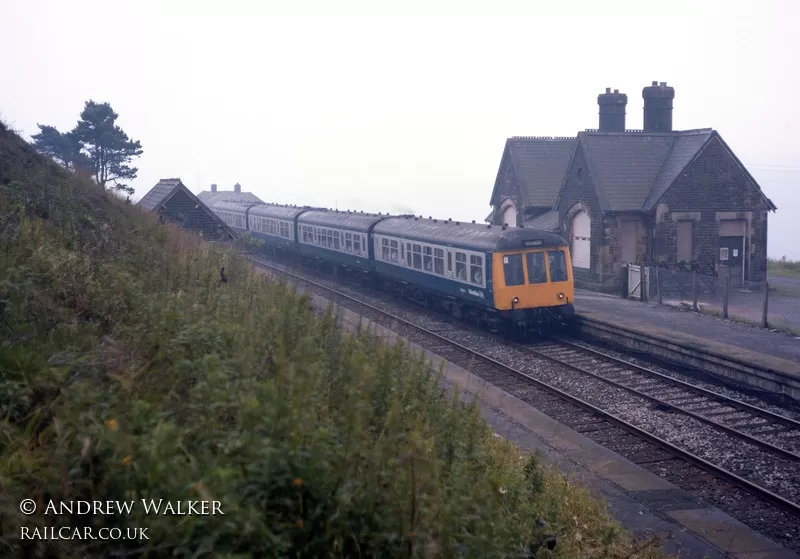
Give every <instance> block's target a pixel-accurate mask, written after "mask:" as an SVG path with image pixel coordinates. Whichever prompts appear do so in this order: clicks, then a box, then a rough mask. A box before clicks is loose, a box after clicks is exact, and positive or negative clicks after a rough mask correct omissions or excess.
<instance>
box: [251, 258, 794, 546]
mask: <svg viewBox="0 0 800 559" xmlns="http://www.w3.org/2000/svg"><path fill="white" fill-rule="evenodd" d="M256 263H257V264H258V265H260V266H262V267H266V268H271V269H272V270H274V271H277V272H278V273H280V274H282V275H287V276H290V277H291V278H292V279H293V281H297V282H301V283H305V284H307V285H308V286H309V288H310V289H311V290H312V291H317V292H319V291H322V292H323V293H322V294H324V295H325V296H326V297H328V298H329V299H332V300H334V301H335V302H337V303H339V304H341V305H342V306H345V307H348V308H350V309H351V310H354V311H356V312H358V313H359V314H361V315H363V316H365V317H367V318H369V319H371V320H373V321H374V322H375V323H378V324H381V325H383V326H385V327H388V328H389V329H391V330H393V331H396V332H397V333H398V334H400V335H401V336H404V337H406V338H407V339H409V340H411V341H414V342H415V343H418V344H419V345H420V346H423V347H425V348H426V349H428V350H430V351H432V352H433V353H435V354H437V355H440V356H441V357H443V358H445V359H447V360H449V361H451V362H453V363H455V364H457V365H460V366H462V367H464V368H465V369H467V370H469V371H470V372H472V373H473V374H476V375H477V376H479V377H481V378H483V379H484V380H486V381H488V382H490V383H492V384H493V385H495V386H497V387H499V388H501V389H503V390H505V391H506V392H508V393H510V394H513V395H514V396H517V397H518V398H520V399H521V400H523V401H525V402H526V403H529V404H530V405H532V406H533V407H535V408H537V409H539V410H540V411H542V412H544V413H545V414H547V415H549V416H550V417H553V418H554V419H556V420H557V421H560V422H561V423H564V424H565V425H567V426H569V427H571V428H573V429H574V430H576V431H579V432H581V433H583V434H584V436H587V437H589V438H591V439H593V440H595V441H596V442H598V443H600V444H602V445H603V446H606V447H608V448H610V449H612V450H614V451H615V452H617V453H619V454H620V455H622V456H624V457H625V458H627V459H629V460H631V461H632V462H634V463H637V464H639V465H640V466H642V467H643V468H645V469H648V470H650V471H652V472H654V473H656V474H657V475H659V476H660V477H662V478H665V479H667V480H668V481H670V482H672V483H674V484H675V485H677V486H679V487H681V488H683V489H684V490H687V491H689V492H690V493H692V494H695V495H698V496H699V497H702V498H703V499H705V500H706V501H707V502H708V503H710V504H712V505H714V506H717V507H719V508H721V509H722V510H725V511H726V512H728V513H729V514H731V515H732V516H734V517H735V518H737V519H739V520H740V521H742V522H744V523H746V524H748V525H750V526H751V527H752V528H753V529H755V530H757V531H759V532H761V533H763V534H765V535H767V536H768V537H771V538H772V539H774V540H775V541H777V542H779V543H781V545H784V546H785V547H787V548H790V549H794V550H800V530H798V525H800V504H798V500H800V499H798V496H800V487H798V486H797V485H800V484H797V483H792V480H793V479H794V478H796V475H795V472H796V471H797V470H798V462H799V461H800V456H799V455H798V454H796V450H797V446H796V445H797V442H798V440H800V439H798V438H797V437H795V436H792V435H793V433H795V432H800V430H798V426H800V423H798V422H797V421H795V420H793V419H791V418H789V417H784V416H782V415H779V414H776V413H774V412H771V411H768V410H765V409H762V408H759V407H756V406H753V405H751V404H746V403H744V402H740V401H738V400H734V399H731V398H728V397H726V396H723V395H721V394H717V393H715V392H712V391H710V390H707V389H703V388H700V387H697V386H694V385H690V384H688V383H685V382H682V381H679V380H677V379H673V378H672V377H667V376H665V375H661V374H660V373H657V372H655V371H651V370H648V369H644V368H641V367H638V366H636V365H633V364H631V363H628V362H626V361H622V360H619V359H616V358H614V357H611V356H610V355H607V354H605V353H600V352H597V351H595V350H591V349H589V348H585V347H582V346H579V345H575V344H571V343H569V342H566V341H562V340H558V341H554V342H548V343H542V344H538V345H534V346H518V345H517V344H511V345H510V346H509V345H506V344H500V343H498V340H497V339H496V338H493V345H494V347H490V346H487V340H486V339H482V338H483V337H485V336H489V335H488V334H484V333H476V332H474V331H469V330H465V329H463V328H462V329H459V328H457V327H454V326H453V325H450V324H448V323H447V321H444V320H442V319H441V317H438V320H437V317H420V318H417V319H415V320H414V322H412V321H411V320H408V319H407V318H402V317H400V316H397V314H394V313H392V312H389V311H386V310H383V309H380V308H378V307H377V306H374V305H371V304H369V303H367V302H365V297H356V296H352V295H348V294H346V293H343V292H342V291H341V289H343V288H344V289H347V287H346V286H337V288H333V287H330V286H326V285H323V284H322V283H319V281H325V280H319V281H315V280H311V279H309V278H308V277H305V276H303V275H298V274H296V273H294V272H292V271H290V270H288V269H286V267H284V266H282V265H280V264H276V263H272V262H267V261H261V260H258V261H256ZM331 295H332V296H333V297H331ZM414 310H415V311H416V310H417V309H414ZM418 312H419V313H424V312H425V311H424V310H422V309H419V311H418ZM420 322H421V323H423V324H425V325H422V324H420ZM454 338H458V339H454ZM515 346H516V347H515ZM503 350H506V351H508V350H512V351H513V352H516V355H523V354H527V356H528V360H531V358H534V357H535V358H536V359H537V360H539V361H544V362H548V361H549V362H550V364H551V367H550V369H551V370H550V371H547V373H546V374H535V373H532V372H531V371H530V370H529V369H530V368H531V367H530V366H528V365H526V366H520V365H519V364H518V362H519V357H517V358H516V359H515V358H514V357H513V356H512V357H507V356H506V357H499V356H497V355H492V354H497V353H503ZM589 367H591V368H593V369H594V370H593V371H589V370H588V369H589ZM534 368H536V369H537V370H540V371H541V370H543V369H542V367H541V364H540V365H538V367H534ZM553 368H557V369H560V372H559V371H556V372H554V371H553V370H552V369H553ZM526 369H528V370H526ZM637 369H638V370H637ZM567 371H569V373H567ZM570 374H571V375H576V376H582V377H583V380H578V379H577V377H572V378H566V377H569V376H570ZM548 377H549V378H548ZM662 377H663V378H662ZM565 378H566V380H565ZM587 379H590V380H591V382H594V383H596V384H597V385H601V384H602V385H605V386H606V387H607V388H608V389H609V390H613V391H615V393H616V394H617V395H616V396H614V398H615V399H618V398H620V396H619V394H626V395H628V397H629V398H634V399H636V400H638V404H637V403H636V400H634V401H633V403H631V402H628V404H627V405H622V404H619V402H618V401H615V402H607V403H609V404H611V403H614V404H615V405H603V404H602V403H600V402H598V401H597V400H598V396H599V399H600V400H603V399H604V395H603V394H598V393H597V392H598V391H597V390H596V389H595V390H593V389H592V386H591V383H590V382H589V380H587ZM578 385H581V386H580V390H576V389H575V388H576V387H577V386H578ZM587 391H588V393H587ZM582 393H583V394H582ZM631 405H632V406H634V407H635V406H637V405H638V406H639V407H641V406H642V405H644V406H648V405H649V407H651V408H653V409H651V410H649V411H650V412H652V413H653V414H658V413H662V414H665V413H666V414H669V415H670V416H672V417H676V416H681V415H682V416H683V417H682V418H681V419H683V420H684V423H685V422H686V421H689V420H691V421H694V422H695V423H697V424H699V425H702V427H703V428H705V429H706V436H707V432H708V430H715V431H716V432H718V433H720V437H727V438H730V437H733V438H736V439H737V443H739V445H738V449H736V450H735V451H734V452H741V453H754V454H759V456H757V457H756V458H751V457H748V458H747V459H744V460H742V461H740V462H741V464H742V467H740V468H726V467H725V464H724V463H725V462H726V461H727V462H731V457H730V456H729V454H730V452H731V450H730V445H729V447H728V449H727V450H726V449H725V447H724V445H723V447H722V448H723V450H722V451H721V454H722V455H726V454H728V456H721V458H722V459H721V460H715V459H713V458H711V457H710V456H709V455H713V454H714V453H713V452H710V451H706V452H697V451H694V450H693V449H690V448H686V446H687V445H679V444H676V442H675V441H670V440H667V437H664V436H660V435H659V434H658V433H657V432H654V431H657V429H653V428H652V425H641V424H639V425H637V423H648V422H647V421H645V422H639V421H636V419H637V414H636V413H631V409H630V408H631ZM614 408H618V409H614ZM678 423H680V422H678ZM647 427H650V428H647ZM681 427H682V428H684V429H689V430H691V429H693V428H697V427H696V426H693V425H690V424H686V425H682V426H681V425H679V429H678V430H680V428H681ZM781 434H783V435H781ZM787 434H788V436H787ZM765 435H766V436H769V437H770V439H771V440H769V441H768V440H765V439H763V438H761V437H764V436H765ZM700 436H701V437H702V436H703V435H700ZM679 438H680V437H679ZM689 438H693V437H691V436H690V437H689ZM694 438H696V437H694ZM786 441H788V443H787V442H786ZM707 442H709V443H714V444H717V443H719V441H718V440H714V441H707ZM701 446H702V445H701ZM704 454H705V456H704ZM764 455H766V457H765V456H764ZM719 462H722V463H719ZM732 463H734V464H738V463H739V462H737V460H735V459H734V460H733V461H732ZM733 470H739V471H733ZM787 479H788V482H787ZM776 480H777V481H776ZM797 481H799V482H800V480H797ZM775 487H778V488H779V489H780V490H776V489H775Z"/></svg>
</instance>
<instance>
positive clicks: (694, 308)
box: [692, 270, 699, 312]
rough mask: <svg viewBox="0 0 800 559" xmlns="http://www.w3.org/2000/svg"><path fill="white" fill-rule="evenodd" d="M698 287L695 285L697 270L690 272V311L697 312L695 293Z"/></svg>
mask: <svg viewBox="0 0 800 559" xmlns="http://www.w3.org/2000/svg"><path fill="white" fill-rule="evenodd" d="M698 291H699V286H698V285H697V270H694V271H693V272H692V310H693V311H694V312H697V292H698Z"/></svg>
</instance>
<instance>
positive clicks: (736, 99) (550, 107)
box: [0, 0, 800, 259]
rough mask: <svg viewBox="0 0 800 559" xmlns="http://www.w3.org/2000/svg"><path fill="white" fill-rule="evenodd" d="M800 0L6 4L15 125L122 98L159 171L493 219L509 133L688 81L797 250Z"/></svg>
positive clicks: (66, 126) (779, 244)
mask: <svg viewBox="0 0 800 559" xmlns="http://www.w3.org/2000/svg"><path fill="white" fill-rule="evenodd" d="M798 21H800V7H798V3H797V2H793V1H792V0H785V1H781V0H766V1H761V2H745V1H726V2H723V1H706V0H704V1H701V2H698V1H695V2H689V1H669V2H666V1H661V2H647V1H641V0H640V1H638V2H637V1H617V2H614V3H613V4H609V3H605V2H589V1H587V2H569V1H552V2H534V1H530V2H502V1H492V2H480V3H478V2H465V1H459V2H444V1H431V2H403V3H402V5H401V6H397V5H396V4H389V3H384V2H371V3H368V2H347V1H344V0H342V1H339V2H335V3H327V2H301V1H295V2H291V3H289V2H281V3H278V2H254V1H232V0H229V1H226V2H215V3H211V2H183V1H177V0H165V1H162V2H153V1H145V2H139V3H136V4H134V3H131V2H119V1H104V2H102V1H92V0H72V1H70V2H63V1H62V2H58V1H55V0H25V1H21V0H0V52H1V53H2V55H0V118H2V119H3V120H4V121H5V122H6V123H8V124H9V125H11V126H12V128H14V129H15V130H17V131H19V132H21V133H23V135H24V137H25V139H26V140H30V135H31V134H34V133H37V132H38V128H37V127H36V124H37V123H41V124H50V125H53V126H56V127H58V128H59V130H61V131H67V130H70V129H72V128H73V127H74V125H75V123H76V121H77V119H78V115H79V113H80V111H81V110H82V109H83V104H84V101H86V100H87V99H90V98H91V99H93V100H95V101H97V102H104V101H108V102H109V103H110V104H111V106H112V107H113V109H114V110H115V111H116V112H117V113H119V115H120V117H119V119H118V121H117V123H118V124H119V125H120V126H121V127H122V129H123V130H125V132H127V133H128V135H129V136H130V137H131V138H132V139H134V140H140V141H141V142H142V147H143V149H144V154H143V156H142V157H141V158H139V159H137V160H134V163H133V164H134V165H136V166H138V167H139V177H138V178H137V179H136V180H135V181H134V182H133V183H132V185H133V186H134V187H135V188H136V194H135V195H134V196H133V200H134V201H136V200H138V199H140V198H141V197H142V196H143V195H144V194H145V193H147V191H148V190H149V189H150V188H151V187H152V186H153V185H154V184H155V183H156V182H157V181H158V180H159V179H160V178H171V177H179V178H181V179H182V180H183V182H184V184H186V185H187V186H188V187H189V188H190V189H191V190H192V191H193V192H195V193H197V192H200V191H201V190H208V189H209V185H210V184H211V183H212V182H215V183H217V184H218V185H219V188H220V189H221V190H231V189H232V188H233V184H234V183H235V182H239V183H241V184H242V190H243V191H250V192H253V193H255V194H256V195H258V196H259V197H260V198H261V199H263V200H264V201H266V202H277V203H292V204H298V205H300V204H312V205H319V206H325V207H338V208H339V209H358V210H364V211H384V212H385V211H389V212H406V211H407V212H412V213H416V214H422V215H424V216H426V217H427V216H428V215H433V216H435V217H436V216H438V217H442V218H448V217H451V218H453V219H454V220H456V219H460V220H472V219H475V220H476V221H478V222H482V221H483V219H484V218H485V217H486V216H487V215H488V213H489V211H490V207H489V197H490V195H491V192H492V187H493V185H494V179H495V175H496V173H497V168H498V166H499V164H500V157H501V155H502V150H503V147H504V142H505V139H506V138H508V137H510V136H514V135H519V136H522V135H530V136H574V135H575V134H576V133H577V132H578V131H579V130H583V129H586V128H597V126H598V114H597V113H598V107H597V95H598V94H599V93H602V92H604V91H605V88H606V87H611V88H612V89H619V90H620V92H622V93H626V94H627V95H628V106H627V118H626V125H627V127H628V128H634V129H635V128H642V107H643V102H642V97H641V91H642V88H643V87H644V86H647V85H649V84H650V82H651V81H654V80H656V81H665V82H667V83H668V85H670V86H673V87H675V102H674V110H673V127H674V129H676V130H680V129H690V128H706V127H711V128H715V129H716V130H718V131H719V132H720V134H721V135H722V137H723V139H724V140H725V141H726V142H727V143H728V145H729V146H730V147H731V149H733V150H734V152H735V153H736V155H737V156H738V157H739V158H740V159H741V160H742V161H743V163H744V164H745V166H746V167H747V168H748V170H750V172H751V173H752V174H753V175H754V176H755V178H756V180H757V181H758V182H759V183H760V185H761V187H762V188H763V189H764V191H765V192H766V194H767V196H769V197H770V198H771V199H772V201H773V202H774V203H775V204H776V205H777V206H778V211H777V213H774V214H770V218H769V246H768V252H769V255H770V256H772V257H776V258H780V257H781V256H784V255H785V256H787V257H789V258H793V259H800V246H798V243H797V239H798V236H800V235H798V234H800V219H798V218H797V217H796V216H795V215H794V213H795V212H796V211H797V210H798V209H800V208H798V202H800V193H798V190H799V189H798V183H800V143H798V141H797V134H796V131H797V127H798V122H800V118H799V117H800V109H799V108H798V100H797V99H798V92H800V78H798V72H797V71H796V60H797V53H800V39H799V38H798V33H797V22H798Z"/></svg>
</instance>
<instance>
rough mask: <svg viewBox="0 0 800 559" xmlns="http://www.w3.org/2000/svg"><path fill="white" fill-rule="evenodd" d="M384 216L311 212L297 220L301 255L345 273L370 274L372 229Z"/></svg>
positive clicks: (328, 211) (304, 213) (306, 212)
mask: <svg viewBox="0 0 800 559" xmlns="http://www.w3.org/2000/svg"><path fill="white" fill-rule="evenodd" d="M381 219H383V217H382V216H378V215H374V214H366V213H356V212H349V211H336V210H308V211H304V212H303V213H301V214H299V215H298V216H297V220H296V221H297V224H296V225H297V251H298V252H299V253H300V254H301V255H303V256H305V257H306V258H314V259H317V260H318V261H325V262H329V263H331V264H333V265H334V266H342V267H343V268H344V269H345V270H349V271H358V272H363V273H369V272H370V270H371V268H370V258H371V254H370V245H369V242H368V239H369V233H370V230H371V228H372V226H373V225H374V224H375V223H377V222H379V221H380V220H381Z"/></svg>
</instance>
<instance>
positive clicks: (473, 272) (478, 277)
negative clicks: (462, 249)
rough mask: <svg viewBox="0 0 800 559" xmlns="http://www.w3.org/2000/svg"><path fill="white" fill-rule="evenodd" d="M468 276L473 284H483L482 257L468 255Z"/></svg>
mask: <svg viewBox="0 0 800 559" xmlns="http://www.w3.org/2000/svg"><path fill="white" fill-rule="evenodd" d="M469 277H470V278H471V279H472V283H474V284H475V285H481V286H482V285H483V258H481V257H480V256H476V255H474V254H470V255H469Z"/></svg>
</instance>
